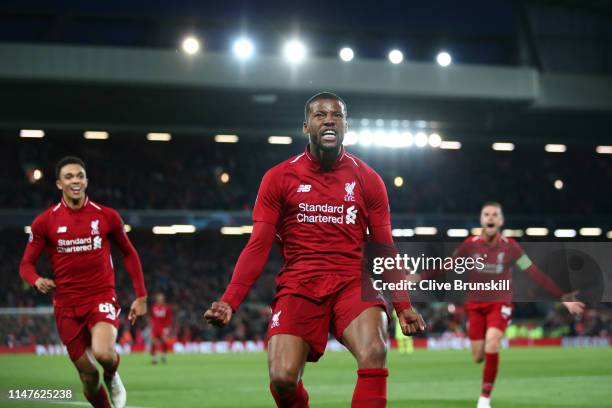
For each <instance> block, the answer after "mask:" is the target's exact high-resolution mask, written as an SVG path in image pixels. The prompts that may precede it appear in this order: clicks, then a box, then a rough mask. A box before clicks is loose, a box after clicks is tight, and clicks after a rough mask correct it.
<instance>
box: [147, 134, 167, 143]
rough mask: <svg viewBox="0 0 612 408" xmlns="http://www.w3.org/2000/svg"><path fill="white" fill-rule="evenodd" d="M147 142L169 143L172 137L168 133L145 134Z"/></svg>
mask: <svg viewBox="0 0 612 408" xmlns="http://www.w3.org/2000/svg"><path fill="white" fill-rule="evenodd" d="M147 140H148V141H149V142H169V141H170V140H172V135H171V134H170V133H157V132H151V133H147Z"/></svg>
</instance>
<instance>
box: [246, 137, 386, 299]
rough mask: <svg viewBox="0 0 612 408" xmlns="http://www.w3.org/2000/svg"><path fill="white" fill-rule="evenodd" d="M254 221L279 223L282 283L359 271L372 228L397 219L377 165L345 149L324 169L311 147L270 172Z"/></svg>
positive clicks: (280, 276) (265, 178)
mask: <svg viewBox="0 0 612 408" xmlns="http://www.w3.org/2000/svg"><path fill="white" fill-rule="evenodd" d="M253 221H256V222H265V223H269V224H272V225H274V226H275V227H276V233H277V235H276V238H277V241H278V243H279V246H280V249H281V253H282V255H283V258H284V265H283V268H282V270H281V272H280V273H279V275H278V276H277V283H278V284H279V287H281V288H282V287H283V286H284V285H289V286H290V283H291V282H292V281H293V282H295V281H296V280H297V279H299V280H302V281H303V280H305V279H309V278H317V277H321V276H329V275H341V276H350V277H355V276H359V275H360V273H361V267H362V258H363V248H362V246H363V243H364V242H365V241H367V236H368V228H370V229H372V227H376V226H386V225H390V224H391V219H390V212H389V201H388V198H387V191H386V189H385V185H384V183H383V181H382V179H381V178H380V176H379V175H378V174H377V173H376V172H375V171H374V170H372V169H371V168H370V167H369V166H368V165H367V164H365V163H364V162H363V161H361V160H359V159H358V158H356V157H355V156H353V155H351V154H349V153H347V152H345V151H344V148H342V150H341V152H340V154H339V156H338V158H337V159H336V161H335V162H334V164H333V165H332V167H331V170H329V171H324V170H322V169H321V164H320V162H319V161H318V160H317V159H316V158H315V157H314V156H312V155H311V154H310V151H309V149H308V146H307V147H306V151H305V152H304V153H302V154H300V155H298V156H295V157H293V158H291V159H289V160H287V161H284V162H282V163H280V164H279V165H277V166H275V167H273V168H272V169H270V170H269V171H268V172H267V173H266V174H265V175H264V177H263V180H262V182H261V186H260V188H259V194H258V196H257V200H256V202H255V208H254V209H253ZM329 290H330V291H331V290H333V288H331V287H330V288H329Z"/></svg>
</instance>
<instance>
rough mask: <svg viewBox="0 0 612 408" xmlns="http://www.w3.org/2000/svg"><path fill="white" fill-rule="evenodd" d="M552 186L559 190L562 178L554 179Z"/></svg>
mask: <svg viewBox="0 0 612 408" xmlns="http://www.w3.org/2000/svg"><path fill="white" fill-rule="evenodd" d="M554 186H555V188H556V189H557V190H561V189H562V188H563V180H561V179H557V180H555V182H554Z"/></svg>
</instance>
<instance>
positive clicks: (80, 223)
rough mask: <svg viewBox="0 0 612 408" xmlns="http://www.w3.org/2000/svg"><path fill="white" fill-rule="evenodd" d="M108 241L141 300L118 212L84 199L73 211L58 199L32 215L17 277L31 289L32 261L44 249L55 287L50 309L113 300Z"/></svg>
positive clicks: (136, 266) (138, 273) (140, 282)
mask: <svg viewBox="0 0 612 408" xmlns="http://www.w3.org/2000/svg"><path fill="white" fill-rule="evenodd" d="M110 241H113V242H115V243H116V244H117V245H118V246H119V248H120V250H121V252H122V254H123V255H124V261H125V264H126V268H127V269H128V272H129V273H130V276H131V278H132V282H133V284H134V289H135V291H136V295H137V296H138V297H140V296H146V293H147V292H146V289H145V286H144V279H143V276H142V268H141V266H140V260H139V259H138V254H137V253H136V251H135V249H134V247H133V246H132V244H131V243H130V241H129V239H128V237H127V235H126V233H125V230H124V227H123V221H122V220H121V217H120V216H119V213H117V211H115V210H113V209H112V208H109V207H105V206H103V205H100V204H96V203H94V202H92V201H90V200H89V198H86V199H85V202H84V204H83V207H81V208H80V209H78V210H73V209H71V208H70V207H68V205H67V204H66V202H65V201H64V199H63V198H62V200H61V201H60V202H59V203H58V204H56V205H55V206H53V207H51V208H49V209H47V210H46V211H45V212H43V213H42V214H40V215H39V216H38V217H36V219H35V220H34V222H33V223H32V226H31V233H30V237H29V241H28V244H27V246H26V251H25V255H24V257H23V260H22V262H21V267H20V273H21V276H22V277H23V278H24V279H25V280H26V281H27V282H28V283H30V284H31V285H34V283H35V282H36V280H37V279H38V278H39V275H38V274H37V273H36V270H35V263H36V261H37V259H38V258H39V256H40V254H41V252H42V250H43V249H46V251H47V254H48V256H49V259H50V261H51V268H52V270H53V279H54V281H55V285H56V290H55V294H54V297H53V304H54V305H55V306H58V307H62V306H75V305H81V304H87V303H91V302H94V301H95V300H96V299H98V298H102V297H106V298H108V297H109V296H110V297H111V298H112V297H116V295H115V273H114V269H113V260H112V257H111V246H110Z"/></svg>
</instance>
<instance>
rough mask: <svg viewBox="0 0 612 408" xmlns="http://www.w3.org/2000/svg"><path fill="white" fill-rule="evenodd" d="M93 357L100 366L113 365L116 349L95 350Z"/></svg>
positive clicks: (102, 348)
mask: <svg viewBox="0 0 612 408" xmlns="http://www.w3.org/2000/svg"><path fill="white" fill-rule="evenodd" d="M92 351H93V355H94V357H95V359H96V361H98V362H99V363H100V364H112V363H113V362H114V361H115V358H116V356H115V353H116V352H115V349H114V347H112V346H111V347H99V348H93V349H92Z"/></svg>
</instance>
